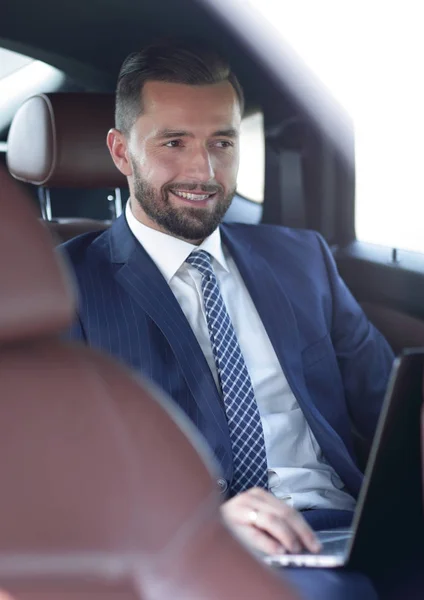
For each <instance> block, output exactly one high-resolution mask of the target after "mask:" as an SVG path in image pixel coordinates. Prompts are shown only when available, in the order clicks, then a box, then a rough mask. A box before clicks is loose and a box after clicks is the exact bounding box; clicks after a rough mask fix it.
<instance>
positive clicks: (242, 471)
mask: <svg viewBox="0 0 424 600" xmlns="http://www.w3.org/2000/svg"><path fill="white" fill-rule="evenodd" d="M187 262H188V263H189V264H190V265H192V266H193V267H195V268H196V269H197V270H198V271H199V272H200V273H201V275H202V292H203V303H204V307H205V312H206V320H207V324H208V330H209V337H210V340H211V345H212V352H213V356H214V359H215V364H216V368H217V371H218V377H219V382H220V384H221V390H222V395H223V399H224V405H225V411H226V414H227V421H228V428H229V433H230V439H231V447H232V452H233V465H234V478H233V483H232V486H231V489H232V492H233V493H239V492H242V491H244V490H247V489H249V488H252V487H256V486H259V487H263V488H267V460H266V450H265V442H264V435H263V429H262V422H261V418H260V414H259V409H258V405H257V403H256V400H255V394H254V391H253V386H252V382H251V380H250V376H249V373H248V370H247V367H246V363H245V362H244V358H243V355H242V353H241V349H240V346H239V343H238V340H237V336H236V332H235V331H234V327H233V324H232V322H231V319H230V316H229V314H228V312H227V309H226V306H225V303H224V300H223V298H222V295H221V292H220V289H219V286H218V281H217V279H216V277H215V273H214V270H213V268H212V264H211V256H210V254H209V253H208V252H206V251H205V250H195V251H194V252H192V253H191V254H190V256H189V257H188V258H187Z"/></svg>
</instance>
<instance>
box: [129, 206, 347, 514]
mask: <svg viewBox="0 0 424 600" xmlns="http://www.w3.org/2000/svg"><path fill="white" fill-rule="evenodd" d="M126 218H127V222H128V225H129V227H130V229H131V231H132V233H133V234H134V236H135V237H136V239H137V240H138V241H139V242H140V243H141V244H142V245H143V247H144V249H145V250H146V252H147V253H148V254H149V255H150V257H151V258H152V260H153V261H154V262H155V264H156V266H157V267H158V269H159V271H160V272H161V273H162V275H163V276H164V278H165V279H166V281H167V282H168V284H169V286H170V288H171V290H172V292H173V293H174V295H175V297H176V299H177V301H178V302H179V304H180V306H181V308H182V310H183V312H184V314H185V316H186V318H187V321H188V322H189V324H190V326H191V328H192V330H193V332H194V335H195V336H196V338H197V341H198V342H199V345H200V348H201V349H202V352H203V353H204V355H205V358H206V360H207V362H208V364H209V367H210V369H211V371H212V374H213V376H214V379H215V382H216V384H217V386H218V389H220V386H219V383H218V373H217V369H216V365H215V360H214V357H213V353H212V347H211V343H210V338H209V332H208V326H207V321H206V314H205V310H204V306H203V295H202V285H201V274H200V273H199V271H198V270H197V269H196V268H195V267H193V266H191V265H189V264H188V263H186V262H185V260H186V258H187V257H188V256H189V254H190V253H191V252H192V251H193V250H195V249H202V250H206V251H207V252H209V254H210V255H211V256H212V266H213V268H214V271H215V274H216V278H217V280H218V284H219V287H220V290H221V294H222V297H223V299H224V302H225V305H226V307H227V311H228V314H229V315H230V318H231V321H232V323H233V326H234V329H235V332H236V335H237V339H238V342H239V344H240V348H241V351H242V353H243V357H244V360H245V362H246V366H247V369H248V371H249V375H250V378H251V381H252V385H253V389H254V392H255V398H256V401H257V403H258V407H259V412H260V415H261V420H262V426H263V431H264V438H265V447H266V454H267V462H268V481H269V489H270V491H271V492H272V493H273V494H274V495H275V496H276V497H278V498H280V499H282V500H285V501H286V502H288V503H289V504H290V505H291V506H293V507H294V508H296V509H297V510H303V509H308V508H335V509H344V510H353V509H354V507H355V501H354V499H353V498H352V496H350V495H349V494H348V493H347V492H346V491H345V489H344V485H343V483H342V481H341V479H340V478H339V476H338V475H337V473H336V472H335V471H334V469H333V468H332V467H331V466H330V465H329V464H328V463H327V462H326V461H325V460H324V457H323V455H322V452H321V449H320V447H319V445H318V443H317V441H316V439H315V437H314V435H313V433H312V431H311V429H310V427H309V425H308V423H307V422H306V419H305V417H304V416H303V412H302V410H301V409H300V407H299V404H298V402H297V400H296V398H295V396H294V394H293V392H292V391H291V389H290V387H289V385H288V383H287V380H286V377H285V375H284V373H283V370H282V368H281V365H280V363H279V361H278V358H277V355H276V354H275V351H274V348H273V346H272V344H271V342H270V340H269V337H268V334H267V332H266V330H265V327H264V325H263V324H262V321H261V319H260V317H259V314H258V312H257V310H256V307H255V305H254V303H253V301H252V299H251V297H250V294H249V292H248V291H247V289H246V286H245V284H244V281H243V279H242V277H241V275H240V273H239V271H238V269H237V267H236V265H235V263H234V261H233V260H232V258H231V256H230V255H229V253H228V251H227V250H226V248H225V247H223V245H222V243H221V236H220V231H219V229H216V230H215V231H214V232H213V233H212V235H210V236H209V237H208V238H206V239H205V240H204V242H203V243H202V244H201V245H200V246H194V245H193V244H190V243H188V242H185V241H183V240H180V239H178V238H175V237H173V236H171V235H167V234H165V233H161V232H159V231H156V230H155V229H151V228H150V227H147V226H146V225H143V224H142V223H140V222H139V221H138V220H137V219H136V218H135V217H134V215H133V213H132V211H131V207H130V201H128V202H127V206H126Z"/></svg>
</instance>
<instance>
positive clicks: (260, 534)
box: [233, 525, 284, 554]
mask: <svg viewBox="0 0 424 600" xmlns="http://www.w3.org/2000/svg"><path fill="white" fill-rule="evenodd" d="M233 531H234V533H235V534H236V535H237V536H238V537H239V538H240V540H241V541H243V542H245V543H246V544H248V545H249V546H252V547H253V548H255V549H257V550H260V551H261V552H265V553H266V554H276V553H278V552H279V553H281V552H282V551H284V550H283V549H282V548H281V545H280V544H279V542H278V541H277V540H276V539H275V538H273V537H271V536H270V535H268V534H267V533H266V532H265V531H262V530H261V529H258V528H256V527H252V526H250V525H237V526H236V527H234V529H233Z"/></svg>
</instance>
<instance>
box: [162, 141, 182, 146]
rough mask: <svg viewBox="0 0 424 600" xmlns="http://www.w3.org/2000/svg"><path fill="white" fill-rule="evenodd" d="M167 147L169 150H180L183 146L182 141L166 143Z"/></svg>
mask: <svg viewBox="0 0 424 600" xmlns="http://www.w3.org/2000/svg"><path fill="white" fill-rule="evenodd" d="M165 146H166V147H167V148H178V147H179V146H181V140H170V141H169V142H166V144H165Z"/></svg>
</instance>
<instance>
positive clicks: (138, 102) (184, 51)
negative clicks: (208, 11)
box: [115, 39, 244, 135]
mask: <svg viewBox="0 0 424 600" xmlns="http://www.w3.org/2000/svg"><path fill="white" fill-rule="evenodd" d="M147 81H164V82H167V83H184V84H187V85H208V84H214V83H221V82H223V81H228V82H229V83H231V85H232V86H233V88H234V89H235V92H236V94H237V98H238V101H239V103H240V109H241V112H242V113H243V108H244V96H243V90H242V88H241V85H240V83H239V82H238V80H237V77H236V76H235V75H234V73H233V72H232V71H231V67H230V65H229V64H228V62H227V61H226V60H224V59H223V58H222V57H221V56H220V55H219V54H218V53H217V52H216V51H215V50H213V49H211V48H210V47H209V46H207V45H206V44H204V43H202V42H200V41H197V40H176V39H175V40H164V41H159V42H156V43H154V44H152V45H150V46H148V47H146V48H145V49H144V50H141V51H140V52H134V53H133V54H130V55H129V56H128V57H127V58H126V59H125V61H124V63H123V64H122V67H121V70H120V72H119V76H118V84H117V88H116V102H115V127H116V128H117V129H119V130H120V131H122V133H124V134H125V135H127V134H128V133H129V131H130V129H131V127H132V126H133V124H134V123H135V121H136V120H137V118H138V117H139V115H140V114H141V112H142V110H143V107H142V97H141V93H142V89H143V86H144V84H145V83H146V82H147Z"/></svg>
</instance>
